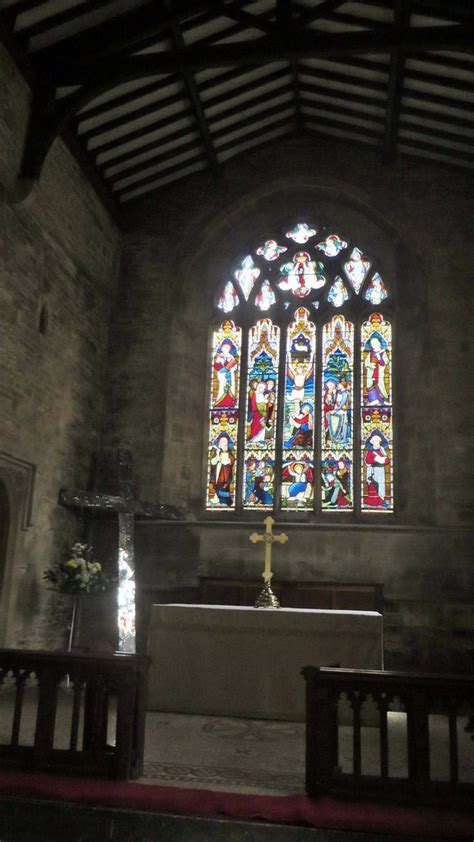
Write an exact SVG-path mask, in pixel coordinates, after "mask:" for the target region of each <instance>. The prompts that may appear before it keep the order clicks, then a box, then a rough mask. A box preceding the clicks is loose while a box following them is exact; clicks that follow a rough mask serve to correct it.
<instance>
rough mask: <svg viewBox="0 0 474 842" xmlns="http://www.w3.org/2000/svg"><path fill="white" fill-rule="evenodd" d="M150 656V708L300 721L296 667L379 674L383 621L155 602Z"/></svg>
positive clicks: (301, 690)
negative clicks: (328, 668)
mask: <svg viewBox="0 0 474 842" xmlns="http://www.w3.org/2000/svg"><path fill="white" fill-rule="evenodd" d="M149 652H150V656H151V667H150V676H149V689H148V705H147V706H148V709H149V710H159V711H174V712H176V713H196V714H198V713H199V714H210V715H217V716H243V717H247V718H265V719H283V720H297V721H302V720H304V718H305V684H304V679H303V677H302V676H301V675H300V671H301V668H302V667H304V666H306V665H310V664H311V665H313V666H329V665H333V664H339V665H340V666H341V667H342V668H346V669H383V617H382V615H381V614H379V613H377V612H376V611H322V610H308V609H295V608H280V609H261V608H259V609H257V608H247V607H236V606H229V607H228V606H223V605H153V606H152V613H151V622H150V638H149Z"/></svg>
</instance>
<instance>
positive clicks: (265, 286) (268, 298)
mask: <svg viewBox="0 0 474 842" xmlns="http://www.w3.org/2000/svg"><path fill="white" fill-rule="evenodd" d="M275 302H276V298H275V293H274V292H273V290H272V288H271V286H270V283H269V281H263V283H262V286H261V287H260V289H259V291H258V292H257V295H256V296H255V304H256V305H257V307H258V308H259V310H269V309H270V307H271V306H272V305H273V304H275Z"/></svg>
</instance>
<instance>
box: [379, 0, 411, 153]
mask: <svg viewBox="0 0 474 842" xmlns="http://www.w3.org/2000/svg"><path fill="white" fill-rule="evenodd" d="M409 26H410V0H395V17H394V27H395V29H396V30H397V31H398V32H399V33H400V37H401V38H403V34H404V32H406V31H407V30H408V28H409ZM405 64H406V56H405V54H404V53H403V52H402V51H401V49H400V47H394V49H393V50H392V51H391V53H390V71H389V77H388V91H387V106H386V112H385V129H384V141H383V160H384V161H385V163H387V164H388V163H391V162H392V161H393V160H394V158H395V156H396V149H397V137H398V124H399V120H400V108H401V104H402V95H403V79H404V76H405Z"/></svg>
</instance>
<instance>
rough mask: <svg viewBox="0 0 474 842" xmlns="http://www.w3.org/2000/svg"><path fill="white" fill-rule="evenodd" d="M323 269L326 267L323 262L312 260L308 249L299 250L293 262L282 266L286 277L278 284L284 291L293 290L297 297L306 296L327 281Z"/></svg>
mask: <svg viewBox="0 0 474 842" xmlns="http://www.w3.org/2000/svg"><path fill="white" fill-rule="evenodd" d="M321 269H324V266H323V264H322V263H315V261H314V260H311V258H310V256H309V254H308V252H307V251H298V252H297V253H296V254H295V255H294V257H293V260H292V262H291V263H284V264H283V266H281V267H280V272H281V274H282V275H284V279H283V280H282V281H280V283H279V284H278V286H279V288H280V289H282V290H283V291H284V292H288V291H290V292H292V293H293V295H294V296H295V298H305V296H306V295H309V293H310V292H311V290H312V289H320V288H321V287H323V286H324V284H325V283H326V278H325V276H324V275H323V274H322V273H321V271H320V270H321Z"/></svg>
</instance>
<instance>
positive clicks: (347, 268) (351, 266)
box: [344, 246, 370, 295]
mask: <svg viewBox="0 0 474 842" xmlns="http://www.w3.org/2000/svg"><path fill="white" fill-rule="evenodd" d="M369 269H370V260H368V258H367V257H366V256H365V254H363V253H362V252H361V250H360V249H358V248H357V246H356V247H355V248H353V249H352V254H351V256H350V258H349V260H348V261H347V262H346V263H344V272H345V274H346V276H347V278H348V279H349V281H350V282H351V285H352V287H353V289H354V291H355V293H356V295H358V294H359V291H360V288H361V286H362V284H363V283H364V281H365V279H366V277H367V273H368V271H369Z"/></svg>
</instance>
